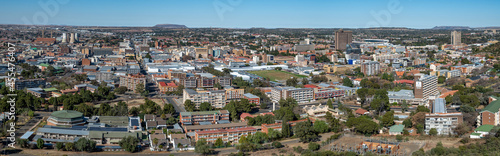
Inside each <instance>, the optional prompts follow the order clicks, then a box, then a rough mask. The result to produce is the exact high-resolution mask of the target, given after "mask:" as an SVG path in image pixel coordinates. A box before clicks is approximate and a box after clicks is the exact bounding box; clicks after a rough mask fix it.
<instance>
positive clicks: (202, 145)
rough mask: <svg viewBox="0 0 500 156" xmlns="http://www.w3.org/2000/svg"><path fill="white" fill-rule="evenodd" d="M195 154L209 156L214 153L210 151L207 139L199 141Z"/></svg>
mask: <svg viewBox="0 0 500 156" xmlns="http://www.w3.org/2000/svg"><path fill="white" fill-rule="evenodd" d="M194 152H196V153H200V154H202V155H208V154H210V153H212V150H211V149H210V147H208V145H207V141H206V140H205V139H199V140H198V141H197V142H196V146H195V148H194Z"/></svg>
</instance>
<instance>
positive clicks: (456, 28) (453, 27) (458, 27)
mask: <svg viewBox="0 0 500 156" xmlns="http://www.w3.org/2000/svg"><path fill="white" fill-rule="evenodd" d="M432 29H442V30H458V29H470V27H467V26H435V27H434V28H432Z"/></svg>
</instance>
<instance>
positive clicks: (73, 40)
mask: <svg viewBox="0 0 500 156" xmlns="http://www.w3.org/2000/svg"><path fill="white" fill-rule="evenodd" d="M69 43H75V34H74V33H71V35H70V38H69Z"/></svg>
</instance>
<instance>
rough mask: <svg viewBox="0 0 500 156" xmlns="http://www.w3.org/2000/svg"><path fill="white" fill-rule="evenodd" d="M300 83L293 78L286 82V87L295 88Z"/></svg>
mask: <svg viewBox="0 0 500 156" xmlns="http://www.w3.org/2000/svg"><path fill="white" fill-rule="evenodd" d="M298 82H299V80H297V78H295V77H292V78H289V79H288V80H286V85H287V86H293V87H294V86H296V85H297V83H298Z"/></svg>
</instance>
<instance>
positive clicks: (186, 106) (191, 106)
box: [184, 100, 196, 112]
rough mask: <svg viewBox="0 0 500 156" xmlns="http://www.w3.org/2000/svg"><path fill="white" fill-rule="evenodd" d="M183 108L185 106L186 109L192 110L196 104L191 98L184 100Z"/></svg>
mask: <svg viewBox="0 0 500 156" xmlns="http://www.w3.org/2000/svg"><path fill="white" fill-rule="evenodd" d="M184 108H186V111H188V112H192V111H194V110H195V108H196V105H195V104H194V103H192V102H191V100H186V101H184Z"/></svg>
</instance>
